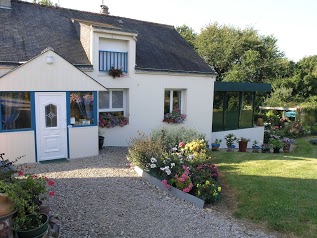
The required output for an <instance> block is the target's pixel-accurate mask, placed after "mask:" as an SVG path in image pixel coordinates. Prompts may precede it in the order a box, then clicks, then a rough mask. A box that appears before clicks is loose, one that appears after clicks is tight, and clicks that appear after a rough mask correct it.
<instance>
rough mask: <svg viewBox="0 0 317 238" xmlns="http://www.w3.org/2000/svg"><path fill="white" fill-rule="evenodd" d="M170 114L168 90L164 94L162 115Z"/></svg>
mask: <svg viewBox="0 0 317 238" xmlns="http://www.w3.org/2000/svg"><path fill="white" fill-rule="evenodd" d="M166 113H170V90H166V91H165V94H164V114H166Z"/></svg>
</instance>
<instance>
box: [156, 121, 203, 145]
mask: <svg viewBox="0 0 317 238" xmlns="http://www.w3.org/2000/svg"><path fill="white" fill-rule="evenodd" d="M151 137H152V140H154V141H160V142H161V143H162V144H163V148H164V149H165V150H167V151H169V150H170V149H172V148H173V147H176V146H177V145H178V144H179V142H184V143H188V142H190V141H192V140H195V139H204V138H205V135H203V134H200V133H198V132H197V131H195V130H193V129H186V128H185V127H175V128H171V129H167V128H162V129H157V130H153V131H152V134H151Z"/></svg>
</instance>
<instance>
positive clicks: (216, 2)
mask: <svg viewBox="0 0 317 238" xmlns="http://www.w3.org/2000/svg"><path fill="white" fill-rule="evenodd" d="M52 1H53V2H58V1H59V4H60V6H61V7H66V8H73V9H78V10H84V11H92V12H99V9H100V4H101V2H102V0H52ZM104 2H105V5H107V6H108V7H109V11H110V14H111V15H114V16H122V17H128V18H133V19H138V20H145V21H152V22H157V23H164V24H168V25H173V26H180V25H182V24H186V25H188V26H190V27H192V28H194V29H195V31H196V32H199V31H200V29H201V28H202V27H204V26H206V25H207V24H209V23H213V22H218V23H220V24H226V25H232V26H235V27H240V28H242V29H243V28H246V27H249V26H250V27H253V28H254V29H256V30H258V32H259V33H260V34H262V35H273V36H274V37H275V38H277V39H278V46H279V49H280V50H281V51H283V52H284V53H285V55H286V57H287V58H289V59H291V60H294V61H298V60H299V59H301V58H303V57H305V56H309V55H317V31H316V24H317V14H316V11H317V1H316V0H301V1H299V0H195V1H193V0H159V1H158V0H154V1H153V0H133V1H131V0H104Z"/></svg>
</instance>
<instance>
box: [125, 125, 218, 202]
mask: <svg viewBox="0 0 317 238" xmlns="http://www.w3.org/2000/svg"><path fill="white" fill-rule="evenodd" d="M188 131H189V133H186V132H185V133H183V135H186V136H187V137H181V136H180V135H181V134H182V133H180V131H179V130H176V131H175V130H173V132H172V133H170V131H168V130H166V129H164V131H159V132H157V134H155V136H154V137H153V136H152V138H150V137H147V136H145V135H144V134H140V135H139V136H138V137H137V138H135V139H132V141H131V146H130V148H129V154H128V159H129V160H130V161H131V162H132V163H133V164H135V165H138V166H140V167H141V168H143V169H144V170H146V171H148V172H149V173H150V174H151V175H152V176H155V177H157V178H158V179H161V180H162V183H163V184H164V185H165V187H167V188H170V187H171V186H174V187H176V188H178V189H180V190H182V191H183V192H186V193H190V194H192V195H194V196H197V197H199V198H201V199H203V200H204V201H205V202H206V203H214V202H216V201H218V200H219V199H220V193H221V187H220V185H219V182H218V177H219V174H218V168H217V166H215V165H214V164H212V162H211V158H210V157H208V156H207V155H206V141H205V140H203V139H197V138H194V139H193V140H189V139H188V138H190V137H191V136H192V137H197V136H201V135H199V134H198V133H193V132H194V131H193V130H187V132H188ZM162 134H163V135H162ZM166 135H168V136H166ZM189 135H190V136H189ZM178 136H179V137H178ZM153 138H155V139H153ZM162 138H163V139H162ZM178 138H181V141H180V142H178V141H177V142H176V140H178ZM161 139H162V140H164V139H165V143H162V142H161ZM187 139H188V140H189V141H187ZM183 140H185V141H186V142H187V143H185V142H184V141H183ZM175 144H176V145H175ZM172 145H173V146H172Z"/></svg>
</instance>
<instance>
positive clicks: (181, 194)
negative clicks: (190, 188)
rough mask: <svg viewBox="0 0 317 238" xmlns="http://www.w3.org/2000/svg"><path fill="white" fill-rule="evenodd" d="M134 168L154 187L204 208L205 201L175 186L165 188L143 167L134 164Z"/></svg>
mask: <svg viewBox="0 0 317 238" xmlns="http://www.w3.org/2000/svg"><path fill="white" fill-rule="evenodd" d="M134 170H135V172H136V173H137V174H138V175H139V176H140V177H142V178H144V179H145V180H146V181H148V182H149V183H151V184H153V185H155V186H156V187H158V188H159V189H161V190H163V191H165V192H167V193H169V194H171V195H173V196H174V197H177V198H179V199H182V200H185V201H186V202H190V203H192V204H193V205H194V206H196V207H198V208H202V209H203V208H204V205H205V201H204V200H202V199H200V198H197V197H195V196H193V195H191V194H188V193H185V192H183V191H181V190H179V189H177V188H174V187H172V186H171V188H170V189H167V188H166V187H165V185H164V184H162V181H161V180H159V179H157V178H155V177H153V176H151V175H149V174H148V173H147V172H145V171H144V170H143V169H141V168H140V167H138V166H134Z"/></svg>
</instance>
